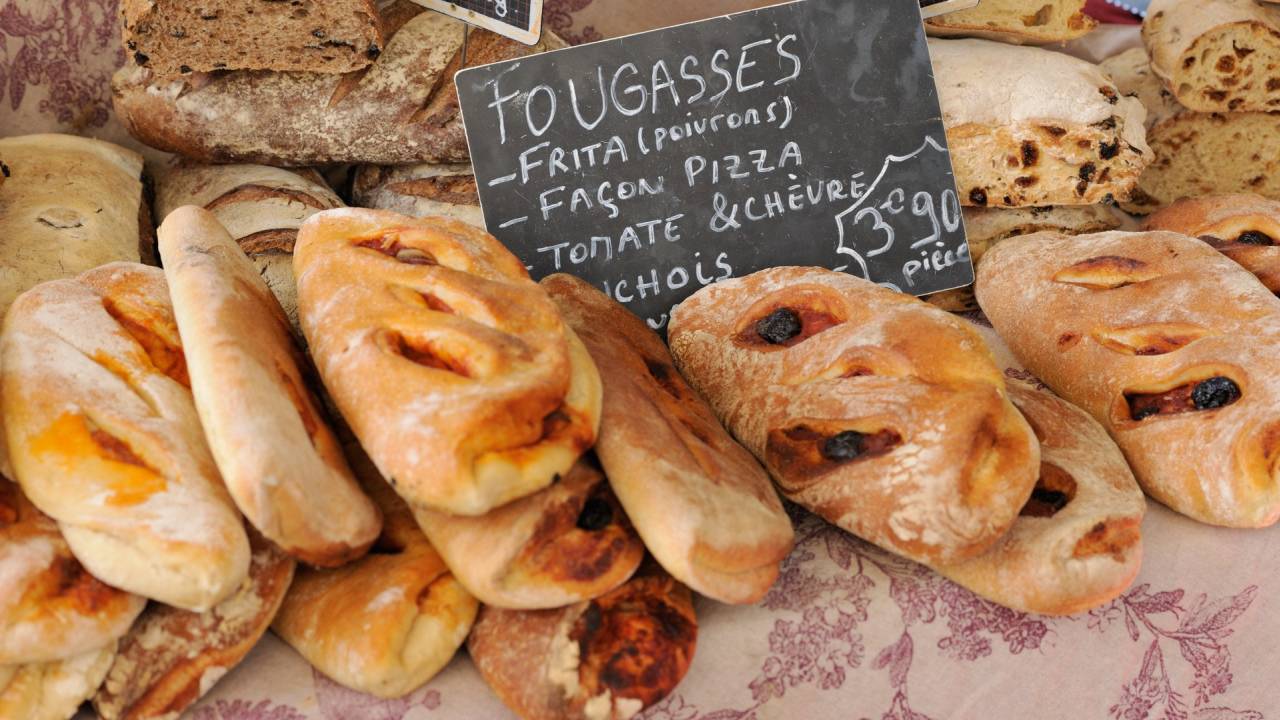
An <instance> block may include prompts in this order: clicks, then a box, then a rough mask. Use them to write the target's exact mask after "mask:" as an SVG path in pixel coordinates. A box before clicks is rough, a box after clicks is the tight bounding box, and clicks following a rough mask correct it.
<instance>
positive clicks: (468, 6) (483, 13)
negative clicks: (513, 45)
mask: <svg viewBox="0 0 1280 720" xmlns="http://www.w3.org/2000/svg"><path fill="white" fill-rule="evenodd" d="M413 1H414V2H416V3H418V4H419V5H422V6H423V7H428V8H431V9H432V10H435V11H437V12H442V13H445V14H447V15H452V16H454V17H456V18H458V19H459V20H464V21H466V22H468V23H471V24H472V25H477V26H479V27H482V28H484V29H486V30H492V31H493V32H496V33H498V34H500V35H506V36H507V37H509V38H512V39H513V40H516V41H518V42H522V43H525V44H526V45H534V44H536V43H537V42H538V39H539V38H540V37H542V0H413Z"/></svg>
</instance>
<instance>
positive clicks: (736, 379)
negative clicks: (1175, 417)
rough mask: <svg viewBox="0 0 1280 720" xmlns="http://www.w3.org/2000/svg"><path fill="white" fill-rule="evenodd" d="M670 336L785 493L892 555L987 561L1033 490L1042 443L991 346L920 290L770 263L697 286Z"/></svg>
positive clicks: (675, 351)
mask: <svg viewBox="0 0 1280 720" xmlns="http://www.w3.org/2000/svg"><path fill="white" fill-rule="evenodd" d="M997 247H998V246H997ZM783 330H785V331H786V332H782V331H783ZM670 339H671V354H672V355H673V356H674V357H675V361H676V366H677V367H679V369H680V371H681V373H682V374H683V375H684V377H685V378H687V379H688V381H689V383H690V384H691V385H692V386H693V387H694V388H696V389H697V390H698V391H699V392H701V393H702V395H703V396H704V397H706V398H707V400H708V401H709V402H710V403H711V407H712V408H713V409H714V410H715V411H716V414H717V415H718V416H719V417H720V419H721V421H722V422H724V424H725V426H726V427H727V428H728V429H729V430H730V432H732V433H733V435H734V437H736V438H737V439H738V441H739V442H741V443H742V444H743V445H746V447H747V449H749V450H751V451H752V452H753V453H755V455H756V457H757V458H759V459H760V461H761V462H762V463H763V464H764V466H765V468H766V469H767V470H769V472H770V473H771V474H772V475H773V478H774V480H775V482H776V483H777V484H778V487H779V489H780V490H781V491H782V494H783V495H784V496H786V497H787V498H789V499H791V500H792V501H794V502H796V503H799V504H800V505H802V506H804V507H806V508H808V509H809V510H812V511H813V512H815V513H817V514H818V515H820V516H822V517H823V518H825V519H826V520H828V521H829V522H831V523H834V524H836V525H838V526H840V527H842V528H844V529H845V530H848V531H849V532H852V533H853V534H855V535H858V536H859V537H862V538H864V539H866V540H868V541H869V542H872V543H875V544H877V545H879V546H881V547H883V548H886V549H888V550H891V551H893V552H896V553H899V554H901V555H904V556H906V557H908V558H911V559H914V560H919V561H921V562H925V563H940V562H955V561H958V560H963V559H966V558H970V557H973V556H975V555H980V554H982V553H983V552H986V551H987V550H988V549H990V548H991V547H992V546H993V545H994V544H995V543H996V542H997V541H998V539H999V538H1000V537H1001V536H1002V535H1004V534H1005V533H1006V532H1008V530H1009V528H1010V527H1011V526H1012V524H1013V522H1014V521H1015V519H1016V518H1017V516H1018V511H1019V510H1020V509H1021V508H1022V506H1023V504H1024V503H1025V502H1026V500H1027V498H1028V497H1029V496H1030V495H1031V490H1032V488H1033V487H1034V486H1035V482H1036V476H1037V475H1038V471H1039V466H1040V453H1039V446H1038V445H1037V443H1036V440H1035V436H1034V435H1033V434H1032V432H1031V428H1030V427H1028V425H1027V423H1026V421H1025V420H1023V419H1022V416H1021V415H1019V414H1018V411H1017V410H1016V409H1015V408H1014V407H1013V405H1012V403H1010V402H1009V399H1008V397H1007V395H1006V390H1005V384H1004V378H1003V376H1002V375H1001V373H1000V370H999V369H998V368H997V367H996V364H995V361H994V359H993V358H992V356H991V353H990V351H989V350H988V349H987V348H986V346H985V345H984V344H983V342H982V339H981V338H980V337H979V336H978V335H977V334H976V333H975V331H974V330H973V329H971V328H970V327H969V326H968V324H967V323H965V322H964V321H962V320H959V319H957V318H955V317H954V316H952V315H949V314H948V313H946V312H944V311H942V310H940V309H938V308H936V307H933V306H932V305H929V304H927V303H924V302H921V301H920V300H917V299H916V298H913V297H910V296H907V295H903V294H901V293H897V292H894V291H892V290H888V289H886V288H883V287H880V286H878V285H875V284H874V283H870V282H868V281H865V280H862V279H860V278H855V277H852V276H850V275H845V274H843V273H838V272H833V271H830V270H822V269H818V268H799V267H780V268H773V269H770V270H764V271H761V272H758V273H754V274H752V275H748V276H746V277H742V278H736V279H732V280H726V281H723V282H719V283H716V284H714V285H709V286H707V287H705V288H703V289H702V290H699V291H698V292H697V293H695V294H694V295H693V296H692V297H690V298H689V299H688V300H685V301H684V302H683V303H681V304H680V305H679V306H678V307H677V308H676V309H675V310H674V311H673V313H672V318H671V328H670Z"/></svg>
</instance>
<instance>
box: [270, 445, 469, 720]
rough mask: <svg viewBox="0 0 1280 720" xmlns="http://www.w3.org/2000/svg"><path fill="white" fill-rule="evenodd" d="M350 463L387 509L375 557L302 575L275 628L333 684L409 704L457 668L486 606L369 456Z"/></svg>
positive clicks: (355, 451)
mask: <svg viewBox="0 0 1280 720" xmlns="http://www.w3.org/2000/svg"><path fill="white" fill-rule="evenodd" d="M348 455H349V457H350V460H351V466H352V468H353V469H354V470H355V472H356V476H357V477H359V478H360V482H361V485H362V486H363V488H364V490H365V492H367V493H368V494H369V496H370V497H372V498H373V500H374V502H375V503H377V505H378V507H379V508H380V509H381V510H382V514H383V517H384V518H385V521H384V523H383V526H382V536H381V537H379V538H378V542H377V544H376V545H375V546H374V550H373V552H371V553H369V554H368V555H366V556H365V557H363V558H361V559H359V560H357V561H355V562H353V563H351V564H349V565H345V566H343V567H340V568H334V569H330V570H316V569H309V568H301V569H299V570H298V576H297V578H295V580H294V583H293V587H292V588H290V590H289V594H288V596H286V597H285V601H284V605H282V606H281V608H280V613H279V615H278V616H277V617H276V620H275V624H274V625H273V628H274V630H275V632H276V634H277V635H279V636H280V637H281V639H283V640H284V641H285V642H287V643H289V644H290V645H291V646H293V648H294V649H295V650H297V651H298V652H299V653H300V654H301V655H302V657H304V658H306V660H307V662H309V663H311V664H312V665H314V666H315V668H316V669H317V670H319V671H320V672H322V673H324V674H325V675H327V676H328V677H330V678H332V679H333V680H334V682H337V683H339V684H340V685H344V686H346V687H349V688H352V689H353V690H358V691H360V692H365V693H369V694H371V695H376V696H378V697H384V698H391V697H400V696H402V695H405V694H408V693H410V692H412V691H413V690H415V689H417V688H418V687H421V686H422V685H423V684H424V683H426V682H427V681H428V680H430V679H431V678H432V677H433V676H435V674H436V673H438V672H440V670H441V669H443V668H444V666H445V665H447V664H448V663H449V661H450V660H451V659H452V658H453V656H454V654H455V653H456V652H457V651H458V648H459V647H461V646H462V643H463V642H464V641H465V640H466V638H467V633H468V632H470V630H471V624H472V623H473V622H474V621H475V618H476V612H477V611H478V610H479V607H480V606H479V603H478V602H476V599H475V598H474V597H472V596H471V595H469V594H467V591H466V590H464V589H463V587H462V585H461V584H459V583H458V581H457V579H455V578H454V577H453V575H451V574H450V573H449V568H447V567H446V566H445V564H444V562H443V561H441V559H440V556H439V555H438V554H436V551H435V550H434V549H433V548H432V547H431V543H429V542H428V541H427V539H426V538H425V537H424V536H423V535H422V531H420V530H419V529H418V527H417V525H416V524H415V523H414V519H413V513H412V511H410V509H409V507H408V506H407V505H405V503H404V501H403V500H401V499H400V498H399V497H397V496H396V494H395V492H394V491H393V490H392V489H391V488H390V487H389V486H388V485H387V483H386V482H385V481H383V479H382V478H381V477H380V476H379V475H378V471H377V469H375V468H374V467H373V463H372V462H370V461H369V459H368V457H366V456H365V455H364V453H363V452H362V451H361V450H360V449H359V448H358V447H356V446H350V447H348Z"/></svg>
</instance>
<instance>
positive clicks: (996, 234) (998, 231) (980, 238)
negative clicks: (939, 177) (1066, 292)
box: [923, 205, 1121, 312]
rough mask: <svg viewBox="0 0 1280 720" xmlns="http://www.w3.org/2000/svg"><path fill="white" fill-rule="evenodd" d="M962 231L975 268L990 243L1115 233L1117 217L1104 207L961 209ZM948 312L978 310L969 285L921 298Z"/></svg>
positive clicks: (1118, 217) (1118, 220) (971, 287)
mask: <svg viewBox="0 0 1280 720" xmlns="http://www.w3.org/2000/svg"><path fill="white" fill-rule="evenodd" d="M963 212H964V229H965V233H966V235H967V236H968V238H969V257H970V258H972V259H973V266H974V267H975V268H976V267H977V266H978V263H979V262H981V261H982V256H983V255H984V254H986V252H987V250H988V249H989V248H990V247H991V246H992V245H994V244H996V243H998V242H1000V241H1001V240H1008V239H1009V238H1011V237H1018V236H1020V235H1030V234H1031V233H1036V232H1041V231H1043V230H1057V231H1058V232H1062V233H1066V234H1067V235H1083V234H1085V233H1095V232H1103V231H1106V230H1115V229H1117V228H1119V227H1120V224H1121V223H1120V216H1119V215H1117V214H1116V211H1115V210H1113V209H1112V208H1110V207H1107V206H1106V205H1060V206H1056V207H1054V206H1050V207H1031V208H977V207H967V208H964V210H963ZM923 299H924V300H925V301H926V302H928V303H929V304H931V305H937V306H938V307H940V308H942V309H943V310H946V311H948V312H968V311H970V310H977V309H978V301H977V299H976V298H974V296H973V286H972V285H968V286H965V287H962V288H956V289H955V290H946V291H943V292H940V293H934V294H932V295H929V296H926V297H925V298H923Z"/></svg>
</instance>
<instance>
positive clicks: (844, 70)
mask: <svg viewBox="0 0 1280 720" xmlns="http://www.w3.org/2000/svg"><path fill="white" fill-rule="evenodd" d="M457 85H458V95H459V98H460V100H461V103H462V109H463V117H464V121H465V123H466V129H467V138H468V142H469V144H470V147H471V157H472V162H473V163H474V165H475V172H476V179H477V184H478V186H479V188H480V199H481V204H482V206H483V209H484V216H485V223H486V225H487V226H488V229H489V231H490V232H492V233H493V234H494V235H496V236H497V237H498V239H500V240H501V241H502V242H503V243H505V244H506V245H507V247H509V248H511V250H512V251H513V252H515V253H516V255H518V256H519V257H520V258H521V259H522V260H524V261H525V263H526V264H527V265H528V266H529V269H530V272H531V273H532V274H533V275H534V277H542V276H544V275H547V274H549V273H552V272H568V273H572V274H574V275H578V276H580V277H583V278H585V279H587V280H590V281H592V282H594V283H596V284H597V285H598V286H599V287H601V288H602V289H603V290H604V291H605V292H607V293H608V294H609V295H611V296H612V297H614V298H615V299H617V300H619V301H620V302H623V303H624V304H626V305H627V306H628V307H629V308H630V309H631V310H632V311H633V312H635V313H636V314H637V315H639V316H641V317H643V318H645V319H647V320H648V321H649V324H650V325H651V326H653V327H655V328H661V327H663V326H664V325H665V324H666V322H667V319H668V314H669V311H670V308H671V307H672V306H673V305H675V304H677V303H679V302H680V301H682V300H684V299H685V298H686V297H688V296H689V295H691V294H692V293H693V292H695V291H696V290H698V288H700V287H702V286H703V285H707V284H709V283H712V282H715V281H717V280H721V279H724V278H726V277H730V276H736V275H745V274H747V273H750V272H753V271H756V270H760V269H763V268H767V267H773V266H777V265H819V266H825V267H829V268H835V269H840V270H844V271H847V272H850V273H854V274H857V275H860V276H862V277H866V278H868V279H871V280H873V281H876V282H880V283H883V284H886V285H890V286H893V287H896V288H898V289H901V290H903V291H905V292H910V293H913V294H917V295H919V294H925V293H930V292H936V291H940V290H946V289H950V288H954V287H959V286H962V285H966V284H968V283H970V282H972V281H973V267H972V264H971V263H970V260H969V254H968V245H967V244H966V242H965V236H964V227H963V224H962V219H961V215H960V202H959V198H957V196H956V191H955V185H954V183H953V181H952V172H951V161H950V156H949V155H948V154H947V148H946V135H945V133H944V130H943V127H942V121H941V113H940V111H939V108H938V99H937V89H936V87H935V86H934V83H933V73H932V68H931V66H930V63H929V55H928V49H927V47H926V45H925V39H924V32H923V29H922V27H921V22H920V6H919V5H918V4H917V2H916V0H798V1H797V2H792V3H788V4H784V5H777V6H773V7H768V8H764V9H760V10H754V11H749V12H745V13H740V14H736V15H729V16H725V17H720V18H716V19H712V20H706V21H703V22H697V23H691V24H688V25H681V26H677V27H672V28H666V29H663V30H656V31H653V32H648V33H641V34H638V35H631V36H628V37H624V38H619V39H616V40H606V41H603V42H598V43H594V44H591V45H584V46H579V47H576V48H570V49H566V50H561V51H557V52H552V53H545V54H541V55H535V56H531V57H526V58H523V59H520V60H515V61H510V62H503V63H495V64H493V65H486V66H482V67H478V68H474V69H469V70H465V71H463V72H460V73H458V75H457Z"/></svg>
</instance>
